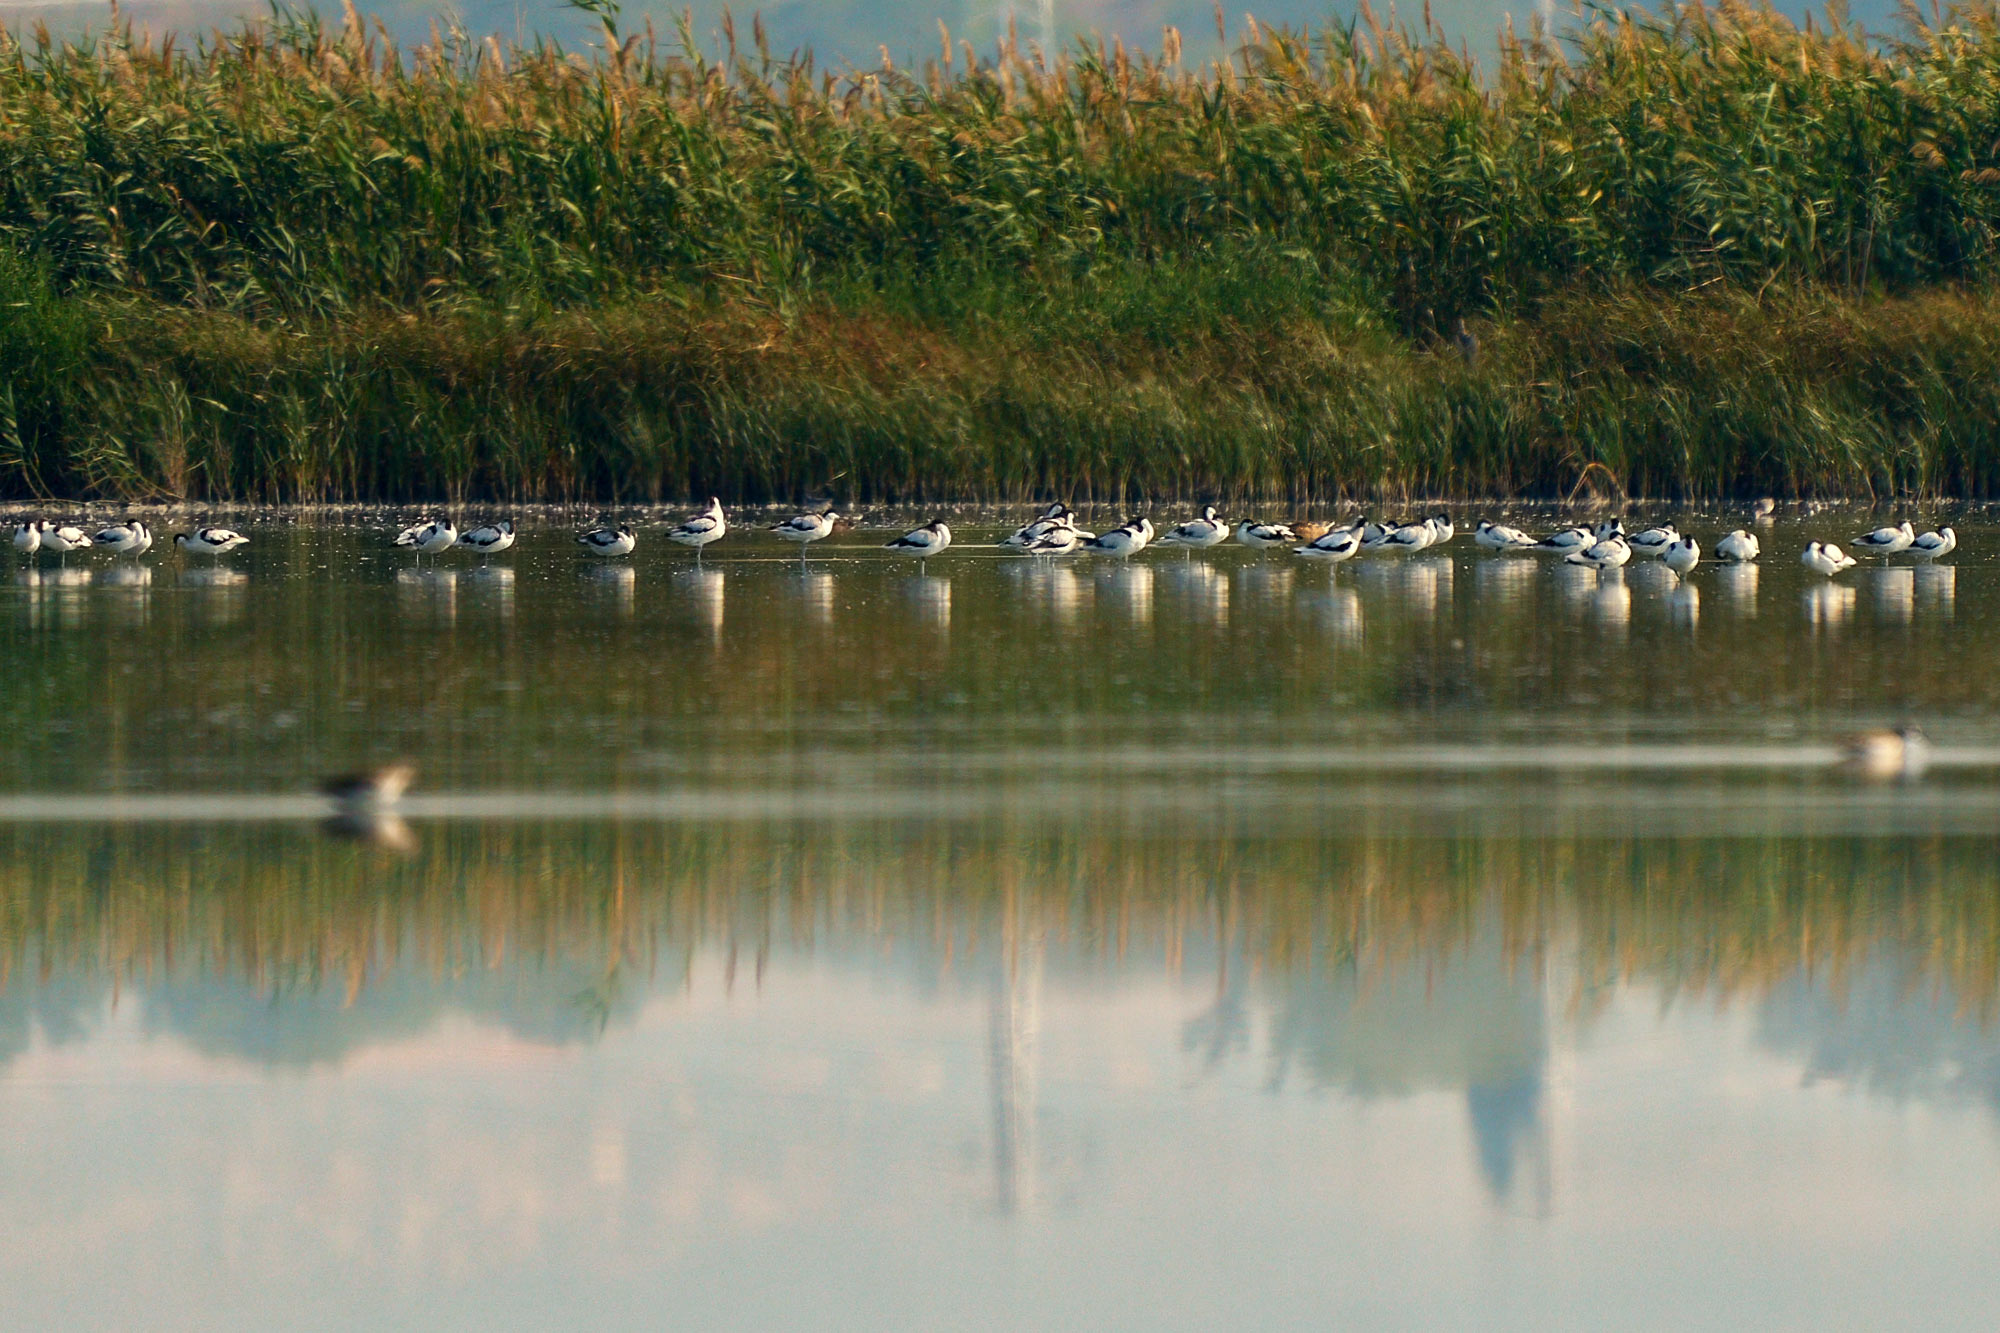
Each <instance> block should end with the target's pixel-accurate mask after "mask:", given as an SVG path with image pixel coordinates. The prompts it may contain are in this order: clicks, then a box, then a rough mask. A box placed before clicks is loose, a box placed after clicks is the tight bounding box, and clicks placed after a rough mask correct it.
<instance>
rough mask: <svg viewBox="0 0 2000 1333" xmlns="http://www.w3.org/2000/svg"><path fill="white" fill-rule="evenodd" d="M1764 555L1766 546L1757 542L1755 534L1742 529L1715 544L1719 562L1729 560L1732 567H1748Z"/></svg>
mask: <svg viewBox="0 0 2000 1333" xmlns="http://www.w3.org/2000/svg"><path fill="white" fill-rule="evenodd" d="M1763 553H1764V544H1763V543H1762V542H1760V541H1758V540H1757V534H1756V533H1754V532H1745V531H1744V530H1743V529H1742V528H1738V529H1736V531H1734V532H1732V533H1730V534H1729V535H1728V536H1727V537H1724V538H1723V539H1722V540H1721V541H1719V542H1717V543H1716V544H1715V555H1716V558H1717V559H1718V560H1727V561H1728V562H1729V563H1730V564H1732V565H1747V564H1749V563H1750V562H1751V561H1752V560H1755V559H1756V558H1757V557H1758V556H1760V555H1762V554H1763Z"/></svg>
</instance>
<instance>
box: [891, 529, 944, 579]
mask: <svg viewBox="0 0 2000 1333" xmlns="http://www.w3.org/2000/svg"><path fill="white" fill-rule="evenodd" d="M883 545H884V546H885V547H886V548H887V549H889V550H891V551H894V552H895V553H896V554H897V555H910V556H915V557H916V559H917V568H918V570H919V571H922V570H925V569H926V568H927V567H928V566H929V563H930V558H931V557H932V556H934V555H936V554H937V553H938V552H939V551H942V550H943V549H944V548H945V547H947V546H949V545H951V529H950V528H948V527H946V526H945V522H944V520H943V519H941V518H934V519H932V520H931V521H930V522H928V523H926V524H924V525H923V526H922V527H921V528H912V529H911V530H910V531H908V532H906V533H904V534H903V535H902V536H900V537H898V538H896V540H894V541H892V542H884V543H883Z"/></svg>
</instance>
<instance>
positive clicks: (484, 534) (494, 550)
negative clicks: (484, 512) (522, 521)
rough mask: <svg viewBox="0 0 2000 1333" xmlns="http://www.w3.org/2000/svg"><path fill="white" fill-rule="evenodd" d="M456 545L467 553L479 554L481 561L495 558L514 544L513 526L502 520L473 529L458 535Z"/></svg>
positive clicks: (510, 522) (508, 521)
mask: <svg viewBox="0 0 2000 1333" xmlns="http://www.w3.org/2000/svg"><path fill="white" fill-rule="evenodd" d="M458 544H459V545H460V546H463V547H464V548H465V549H466V550H468V551H477V552H479V558H480V559H482V560H484V559H487V558H489V557H491V556H496V555H498V554H500V553H501V552H502V551H504V550H506V549H507V548H508V547H510V546H512V545H513V544H514V524H513V523H512V521H510V520H508V519H504V518H503V519H501V520H500V521H499V522H498V523H488V524H486V525H485V526H484V527H478V528H473V529H471V530H470V531H467V532H462V533H460V534H459V537H458Z"/></svg>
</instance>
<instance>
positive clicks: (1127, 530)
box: [1083, 518, 1153, 559]
mask: <svg viewBox="0 0 2000 1333" xmlns="http://www.w3.org/2000/svg"><path fill="white" fill-rule="evenodd" d="M1152 540H1153V524H1152V522H1151V520H1149V519H1143V518H1134V519H1129V520H1127V521H1126V523H1125V525H1124V526H1123V527H1118V528H1113V529H1112V530H1111V531H1109V532H1107V533H1104V534H1103V535H1101V536H1097V537H1092V538H1090V539H1088V540H1087V541H1085V542H1084V543H1083V549H1084V550H1086V551H1088V552H1090V553H1091V554H1092V555H1111V556H1117V557H1119V558H1120V559H1130V558H1131V557H1133V556H1135V555H1137V554H1139V552H1141V551H1143V550H1145V549H1146V545H1147V543H1149V542H1151V541H1152Z"/></svg>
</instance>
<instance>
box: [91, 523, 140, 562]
mask: <svg viewBox="0 0 2000 1333" xmlns="http://www.w3.org/2000/svg"><path fill="white" fill-rule="evenodd" d="M90 540H91V543H92V544H93V545H96V546H102V547H103V548H104V549H105V550H107V551H109V552H111V553H112V554H113V555H133V556H138V555H144V554H146V552H148V551H150V550H152V549H153V530H152V529H151V528H148V527H147V526H146V525H145V524H144V523H141V522H140V521H139V520H138V519H131V520H129V521H127V522H124V523H113V524H112V525H111V526H109V527H107V528H101V529H99V530H98V533H97V535H96V536H94V537H92V538H91V539H90Z"/></svg>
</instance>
